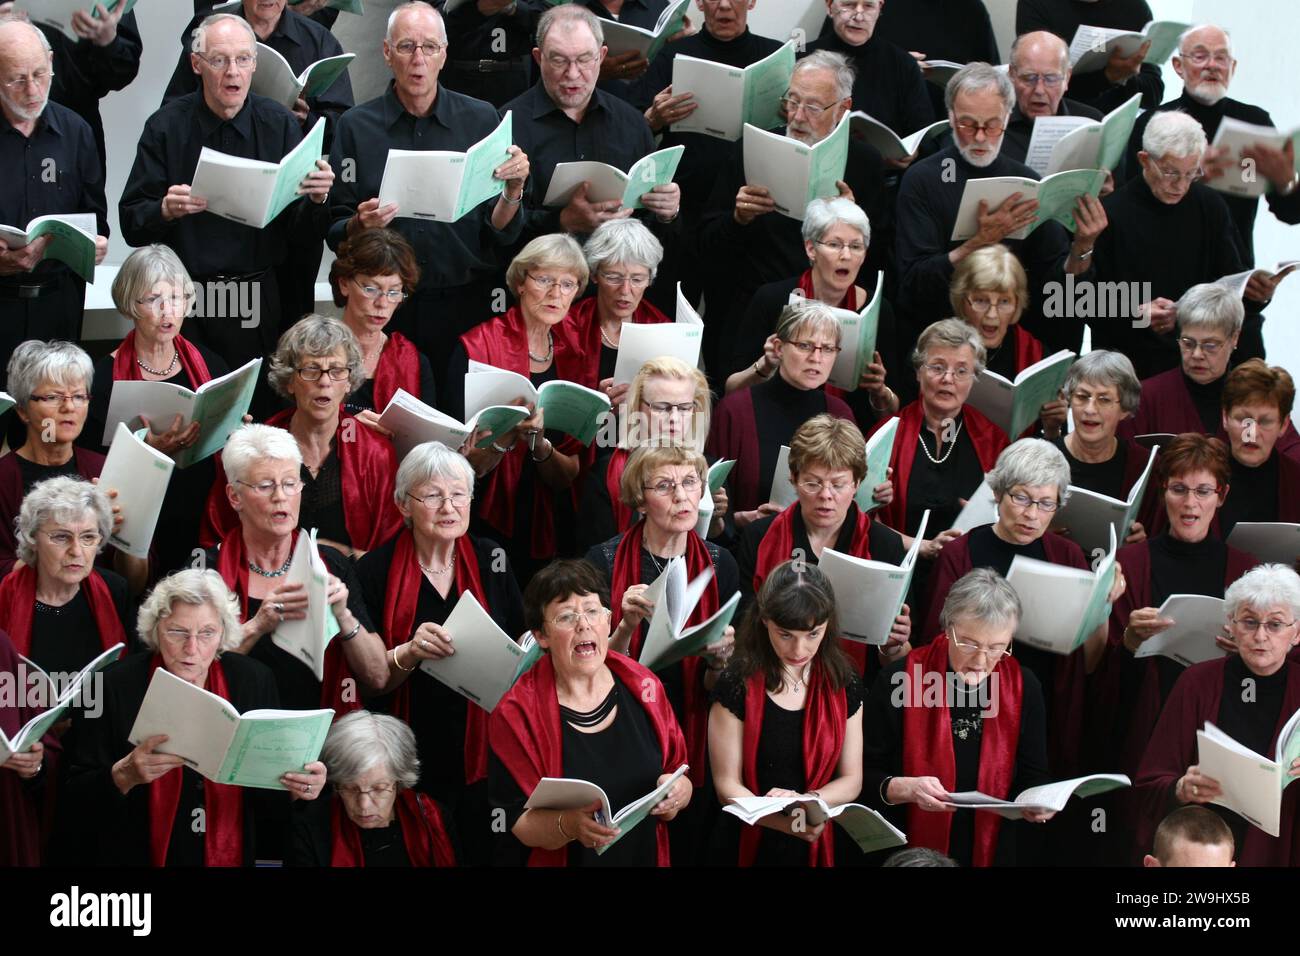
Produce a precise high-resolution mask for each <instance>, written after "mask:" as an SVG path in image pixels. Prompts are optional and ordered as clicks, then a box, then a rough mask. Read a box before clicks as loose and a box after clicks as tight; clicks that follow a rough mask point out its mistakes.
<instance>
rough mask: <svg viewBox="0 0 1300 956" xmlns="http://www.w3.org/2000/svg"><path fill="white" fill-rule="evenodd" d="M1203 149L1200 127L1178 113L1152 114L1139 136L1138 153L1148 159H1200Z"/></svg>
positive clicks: (1170, 111)
mask: <svg viewBox="0 0 1300 956" xmlns="http://www.w3.org/2000/svg"><path fill="white" fill-rule="evenodd" d="M1207 145H1208V141H1207V140H1206V138H1205V130H1204V129H1203V128H1202V127H1201V124H1200V123H1198V122H1197V121H1196V120H1195V119H1193V118H1192V117H1191V116H1189V115H1188V114H1186V113H1184V112H1183V111H1182V110H1164V111H1162V112H1159V113H1156V114H1155V115H1154V116H1152V117H1151V122H1149V123H1147V128H1146V129H1145V130H1144V131H1143V132H1142V150H1143V151H1144V152H1145V153H1146V154H1147V155H1148V156H1150V157H1151V158H1152V159H1159V158H1160V157H1162V156H1172V157H1174V158H1175V159H1186V158H1187V157H1188V156H1201V155H1203V154H1204V153H1205V149H1206V146H1207Z"/></svg>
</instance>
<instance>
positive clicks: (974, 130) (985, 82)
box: [894, 63, 1106, 352]
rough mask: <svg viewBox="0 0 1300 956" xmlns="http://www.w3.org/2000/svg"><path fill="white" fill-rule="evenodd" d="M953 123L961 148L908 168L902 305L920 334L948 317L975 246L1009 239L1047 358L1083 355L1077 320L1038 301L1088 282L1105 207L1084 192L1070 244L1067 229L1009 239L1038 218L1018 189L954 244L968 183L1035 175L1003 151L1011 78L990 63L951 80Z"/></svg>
mask: <svg viewBox="0 0 1300 956" xmlns="http://www.w3.org/2000/svg"><path fill="white" fill-rule="evenodd" d="M945 102H946V103H947V106H948V122H949V123H950V124H951V126H952V132H953V138H954V140H955V142H954V143H953V144H952V145H950V146H948V147H947V148H945V149H942V150H940V151H939V152H937V153H935V154H934V155H933V156H929V157H927V158H926V159H924V160H920V161H918V162H915V163H913V164H912V166H911V168H910V169H908V171H907V172H906V173H904V174H903V182H902V185H901V186H900V187H899V192H898V208H899V209H900V210H906V213H905V214H904V215H900V216H899V218H898V236H897V240H896V242H895V247H894V248H895V251H896V255H897V257H898V274H899V294H898V299H899V302H898V305H899V307H900V310H901V311H902V312H903V313H904V314H905V315H906V317H907V320H908V321H909V322H911V323H912V324H913V325H914V326H915V328H917V329H918V330H919V329H921V328H924V327H925V326H926V325H929V324H930V323H931V322H934V321H937V320H938V319H942V318H944V317H945V316H947V315H949V314H950V313H951V311H952V305H951V303H950V302H949V301H948V286H949V283H950V281H951V279H952V275H953V271H954V269H955V268H956V266H957V263H959V262H961V261H962V260H963V259H965V258H966V257H967V256H969V255H970V254H971V253H972V252H974V251H975V250H976V249H982V248H984V247H985V246H991V245H994V244H995V243H999V242H1000V243H1003V244H1004V245H1006V246H1007V247H1008V248H1009V249H1011V251H1012V252H1014V253H1015V255H1016V257H1017V258H1018V259H1019V260H1020V261H1021V263H1022V264H1023V265H1024V267H1025V271H1026V272H1027V273H1028V274H1029V288H1030V292H1031V302H1030V305H1029V308H1028V309H1026V310H1025V314H1024V317H1023V319H1022V321H1023V322H1024V325H1025V328H1026V329H1028V330H1029V331H1030V332H1032V333H1033V334H1034V336H1035V337H1037V338H1038V339H1039V341H1041V342H1042V343H1043V344H1044V346H1045V348H1046V350H1047V351H1048V352H1051V351H1055V350H1056V349H1062V348H1069V349H1073V350H1075V351H1077V350H1078V349H1079V345H1080V339H1081V338H1082V335H1083V323H1082V320H1081V319H1078V318H1068V319H1067V318H1064V317H1061V318H1055V319H1051V320H1048V319H1045V318H1044V317H1043V315H1042V312H1041V306H1040V302H1041V297H1042V296H1043V294H1044V292H1043V289H1044V287H1045V286H1046V285H1047V284H1048V283H1052V282H1055V283H1063V282H1064V281H1065V275H1066V274H1067V273H1069V274H1072V275H1075V276H1082V275H1083V274H1085V273H1087V272H1088V271H1089V270H1090V269H1091V268H1092V263H1091V261H1090V260H1091V257H1092V248H1093V245H1094V244H1095V243H1096V241H1097V237H1098V236H1099V235H1101V233H1102V231H1103V230H1104V229H1105V228H1106V213H1105V212H1104V211H1103V209H1102V206H1101V203H1100V202H1099V201H1098V200H1097V199H1095V198H1093V197H1091V196H1083V197H1081V198H1080V199H1079V201H1078V202H1077V203H1076V204H1075V209H1074V217H1075V222H1076V223H1077V229H1076V231H1075V233H1074V236H1073V238H1071V237H1070V234H1069V233H1068V232H1066V230H1065V229H1064V227H1062V226H1061V225H1059V224H1058V223H1055V222H1046V223H1044V224H1043V225H1041V226H1039V227H1038V228H1037V229H1035V230H1034V231H1033V232H1031V233H1030V234H1029V235H1028V237H1026V238H1025V239H1018V240H1017V239H1008V238H1007V237H1008V236H1009V235H1010V234H1011V233H1013V232H1015V231H1016V230H1018V229H1020V228H1022V227H1024V226H1026V225H1028V224H1029V223H1031V222H1033V221H1034V216H1035V213H1036V212H1037V209H1038V203H1037V202H1036V201H1033V200H1029V199H1026V198H1024V197H1023V196H1022V195H1021V194H1020V193H1014V194H1012V195H1011V196H1009V197H1008V198H1007V199H1006V200H1004V201H1003V202H1002V203H1001V204H1000V205H998V206H997V207H996V208H993V209H990V208H988V206H987V204H986V203H984V202H981V203H980V207H979V229H978V230H977V231H976V233H975V235H973V236H971V237H970V238H969V239H966V240H964V241H957V240H952V239H950V238H949V237H950V236H951V235H952V230H953V225H954V224H955V223H956V221H957V211H958V210H959V209H960V207H961V199H962V194H963V192H964V191H965V188H966V181H967V180H969V179H988V178H992V177H997V176H1022V177H1024V178H1027V179H1039V178H1040V177H1039V175H1038V174H1037V173H1035V172H1034V171H1033V170H1032V169H1030V168H1029V167H1028V166H1026V165H1024V164H1023V163H1019V162H1016V161H1015V160H1013V159H1010V158H1008V157H1006V156H1002V155H1000V153H1001V149H1002V140H1003V136H1004V133H1005V132H1006V128H1007V124H1008V122H1009V121H1010V117H1011V111H1012V108H1013V107H1014V106H1015V102H1016V98H1015V92H1014V90H1013V89H1012V86H1011V81H1010V80H1009V79H1008V78H1007V77H1006V75H1005V74H1003V73H1001V72H999V71H998V70H996V69H995V68H994V67H992V66H989V65H988V64H987V63H971V64H968V65H967V66H966V67H965V68H964V69H962V70H961V71H960V72H959V73H957V74H956V75H955V76H953V78H952V79H951V80H949V81H948V88H947V91H946V94H945Z"/></svg>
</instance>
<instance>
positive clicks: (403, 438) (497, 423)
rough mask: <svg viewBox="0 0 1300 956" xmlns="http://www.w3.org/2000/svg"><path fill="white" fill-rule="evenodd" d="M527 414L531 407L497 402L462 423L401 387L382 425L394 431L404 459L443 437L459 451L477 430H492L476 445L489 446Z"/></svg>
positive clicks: (384, 415) (401, 457) (386, 409)
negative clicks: (413, 451) (414, 451)
mask: <svg viewBox="0 0 1300 956" xmlns="http://www.w3.org/2000/svg"><path fill="white" fill-rule="evenodd" d="M527 417H528V409H526V408H522V407H520V406H518V405H493V406H491V407H490V408H485V409H482V410H480V411H479V413H478V414H477V415H475V416H473V417H472V418H470V420H469V421H468V422H463V423H462V422H458V421H456V419H454V418H452V417H451V416H450V415H447V414H444V413H443V412H440V411H438V409H436V408H434V407H433V406H431V405H426V404H425V403H424V402H422V401H420V400H419V399H418V398H416V397H415V396H414V395H412V394H410V393H409V392H407V391H406V390H405V389H402V388H399V389H398V390H397V391H396V392H394V393H393V397H392V398H391V399H389V401H388V407H387V408H385V409H384V412H383V414H382V415H380V416H379V425H380V427H382V428H387V429H388V430H389V431H390V432H392V433H393V448H394V449H395V450H396V452H397V460H398V462H399V463H400V462H401V460H402V459H403V458H405V457H406V456H407V454H408V453H409V452H410V450H411V449H412V448H414V447H415V446H416V445H422V444H424V443H425V442H429V441H440V442H442V443H443V444H444V445H446V446H447V447H448V448H450V449H451V450H452V451H456V450H458V449H459V448H460V446H461V445H463V444H465V442H466V440H468V439H469V437H470V436H471V435H473V434H474V433H475V432H476V431H486V432H488V435H487V437H485V438H481V439H479V441H478V444H477V446H476V447H478V448H486V447H487V446H488V445H490V444H492V442H494V441H496V440H497V439H499V438H500V437H501V436H502V435H504V434H505V433H506V432H508V431H510V429H512V428H514V427H515V426H516V425H518V424H519V423H520V422H522V421H523V420H524V419H525V418H527Z"/></svg>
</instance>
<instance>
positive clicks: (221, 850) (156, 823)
mask: <svg viewBox="0 0 1300 956" xmlns="http://www.w3.org/2000/svg"><path fill="white" fill-rule="evenodd" d="M161 665H162V656H161V655H159V654H154V655H153V659H152V660H151V661H150V662H149V679H150V680H151V681H152V680H153V674H154V671H156V670H157V669H158V668H159V667H160V666H161ZM204 690H206V691H208V692H209V693H211V694H216V695H217V696H218V697H220V698H221V699H222V700H230V688H229V687H228V686H227V685H226V673H225V671H224V670H222V668H221V661H220V660H214V661H213V662H212V666H211V667H209V668H208V680H207V685H206V686H205V687H204ZM184 777H185V768H184V767H174V768H173V769H171V770H169V771H168V772H167V773H165V774H163V775H162V776H161V777H159V778H158V779H157V780H155V781H154V782H153V783H150V784H147V786H148V788H149V863H150V865H152V866H166V865H167V847H168V845H169V844H170V843H171V839H172V826H173V825H174V823H175V821H176V808H177V807H178V806H180V801H181V782H182V780H183V779H184ZM203 810H204V820H205V823H206V826H205V829H204V831H203V865H204V866H243V865H244V798H243V795H242V794H241V793H240V792H239V787H234V786H230V785H228V784H224V783H213V782H212V781H211V780H207V779H204V781H203Z"/></svg>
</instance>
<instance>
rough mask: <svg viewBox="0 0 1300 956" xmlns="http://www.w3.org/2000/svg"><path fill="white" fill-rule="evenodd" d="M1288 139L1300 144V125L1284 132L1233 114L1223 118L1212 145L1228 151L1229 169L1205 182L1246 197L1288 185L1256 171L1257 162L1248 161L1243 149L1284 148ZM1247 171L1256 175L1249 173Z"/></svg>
mask: <svg viewBox="0 0 1300 956" xmlns="http://www.w3.org/2000/svg"><path fill="white" fill-rule="evenodd" d="M1288 142H1290V143H1293V144H1296V145H1300V128H1297V129H1292V130H1289V131H1288V132H1285V133H1283V132H1281V131H1279V130H1277V129H1275V128H1273V127H1272V126H1260V125H1256V124H1254V123H1246V122H1243V121H1242V120H1239V119H1235V118H1233V117H1231V116H1225V117H1223V119H1222V120H1220V122H1219V128H1218V130H1217V131H1215V134H1214V141H1213V142H1211V143H1210V146H1211V147H1213V148H1214V149H1222V150H1226V153H1225V155H1224V159H1225V161H1226V162H1227V169H1226V171H1225V172H1224V173H1223V175H1222V176H1217V177H1215V178H1213V179H1206V180H1205V185H1207V186H1209V187H1210V188H1211V189H1217V190H1219V191H1220V192H1225V193H1228V194H1229V195H1232V196H1243V197H1245V198H1247V199H1251V198H1254V197H1257V196H1262V195H1264V194H1265V193H1267V192H1268V191H1269V190H1270V189H1273V188H1281V187H1282V186H1285V185H1286V183H1276V184H1275V183H1272V182H1270V181H1269V180H1268V179H1267V178H1266V177H1264V176H1260V175H1257V174H1253V173H1254V169H1255V165H1254V163H1253V162H1249V161H1247V160H1245V159H1244V158H1243V157H1242V155H1241V152H1242V150H1244V149H1247V148H1249V147H1252V146H1268V147H1270V148H1272V149H1279V150H1280V149H1284V148H1285V147H1286V144H1287V143H1288ZM1248 171H1249V172H1250V173H1252V174H1253V175H1247V172H1248Z"/></svg>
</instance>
